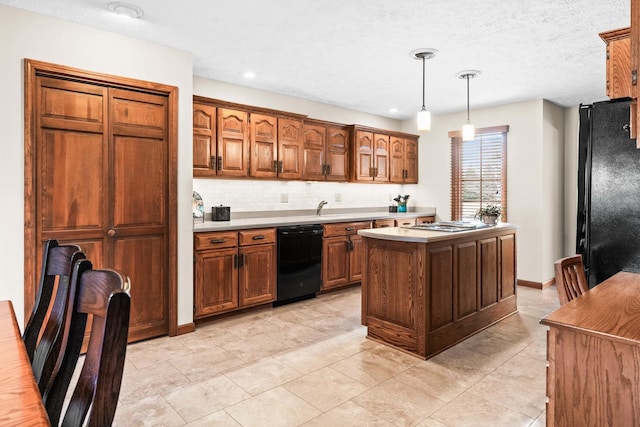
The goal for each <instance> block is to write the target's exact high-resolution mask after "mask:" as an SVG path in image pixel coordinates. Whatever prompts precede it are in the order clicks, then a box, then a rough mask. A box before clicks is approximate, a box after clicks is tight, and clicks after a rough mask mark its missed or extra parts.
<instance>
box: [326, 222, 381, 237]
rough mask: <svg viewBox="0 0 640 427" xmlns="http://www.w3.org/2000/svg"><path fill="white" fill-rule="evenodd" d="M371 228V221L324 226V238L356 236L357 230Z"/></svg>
mask: <svg viewBox="0 0 640 427" xmlns="http://www.w3.org/2000/svg"><path fill="white" fill-rule="evenodd" d="M366 228H371V221H359V222H340V223H337V224H325V225H324V237H333V236H347V235H352V234H356V233H357V232H358V230H364V229H366Z"/></svg>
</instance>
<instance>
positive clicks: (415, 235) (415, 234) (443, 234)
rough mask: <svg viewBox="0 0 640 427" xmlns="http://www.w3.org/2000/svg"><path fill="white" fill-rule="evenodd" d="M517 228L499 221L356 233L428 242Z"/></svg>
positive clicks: (375, 229)
mask: <svg viewBox="0 0 640 427" xmlns="http://www.w3.org/2000/svg"><path fill="white" fill-rule="evenodd" d="M516 228H519V227H518V226H517V225H514V224H509V223H506V222H505V223H499V224H497V225H494V226H491V227H486V228H479V229H475V230H465V231H458V232H455V233H452V232H448V231H432V230H419V229H415V228H409V227H393V228H372V229H368V230H359V231H358V234H359V235H361V236H364V237H370V238H374V239H382V240H395V241H399V242H414V243H429V242H437V241H441V240H449V239H456V238H458V237H467V236H470V235H472V234H474V235H476V234H477V235H481V234H487V235H489V234H492V233H495V232H497V231H504V230H511V229H516Z"/></svg>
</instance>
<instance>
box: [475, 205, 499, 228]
mask: <svg viewBox="0 0 640 427" xmlns="http://www.w3.org/2000/svg"><path fill="white" fill-rule="evenodd" d="M500 215H502V206H500V205H493V204H488V205H487V206H485V207H484V208H480V209H478V212H476V218H479V219H481V220H482V221H483V222H484V223H486V224H495V223H496V221H497V219H498V217H499V216H500Z"/></svg>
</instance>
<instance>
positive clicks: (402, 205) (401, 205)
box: [393, 194, 409, 212]
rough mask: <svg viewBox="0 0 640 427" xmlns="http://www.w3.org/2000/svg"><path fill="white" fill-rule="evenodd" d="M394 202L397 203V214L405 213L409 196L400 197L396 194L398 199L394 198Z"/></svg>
mask: <svg viewBox="0 0 640 427" xmlns="http://www.w3.org/2000/svg"><path fill="white" fill-rule="evenodd" d="M393 200H395V201H396V202H397V203H398V212H406V211H407V200H409V195H408V194H406V195H404V196H403V195H401V194H398V197H396V198H395V199H393Z"/></svg>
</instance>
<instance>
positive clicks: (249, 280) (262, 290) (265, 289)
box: [238, 243, 277, 307]
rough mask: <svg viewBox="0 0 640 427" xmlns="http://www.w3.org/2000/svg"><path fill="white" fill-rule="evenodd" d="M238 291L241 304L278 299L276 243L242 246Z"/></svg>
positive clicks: (253, 303) (246, 304)
mask: <svg viewBox="0 0 640 427" xmlns="http://www.w3.org/2000/svg"><path fill="white" fill-rule="evenodd" d="M238 253H239V257H240V267H239V268H238V275H239V278H238V292H239V298H240V306H241V307H242V306H249V305H256V304H263V303H268V302H271V301H274V300H275V299H276V280H277V274H276V256H277V250H276V245H275V243H273V244H269V245H256V246H247V247H243V248H240V251H239V252H238Z"/></svg>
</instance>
